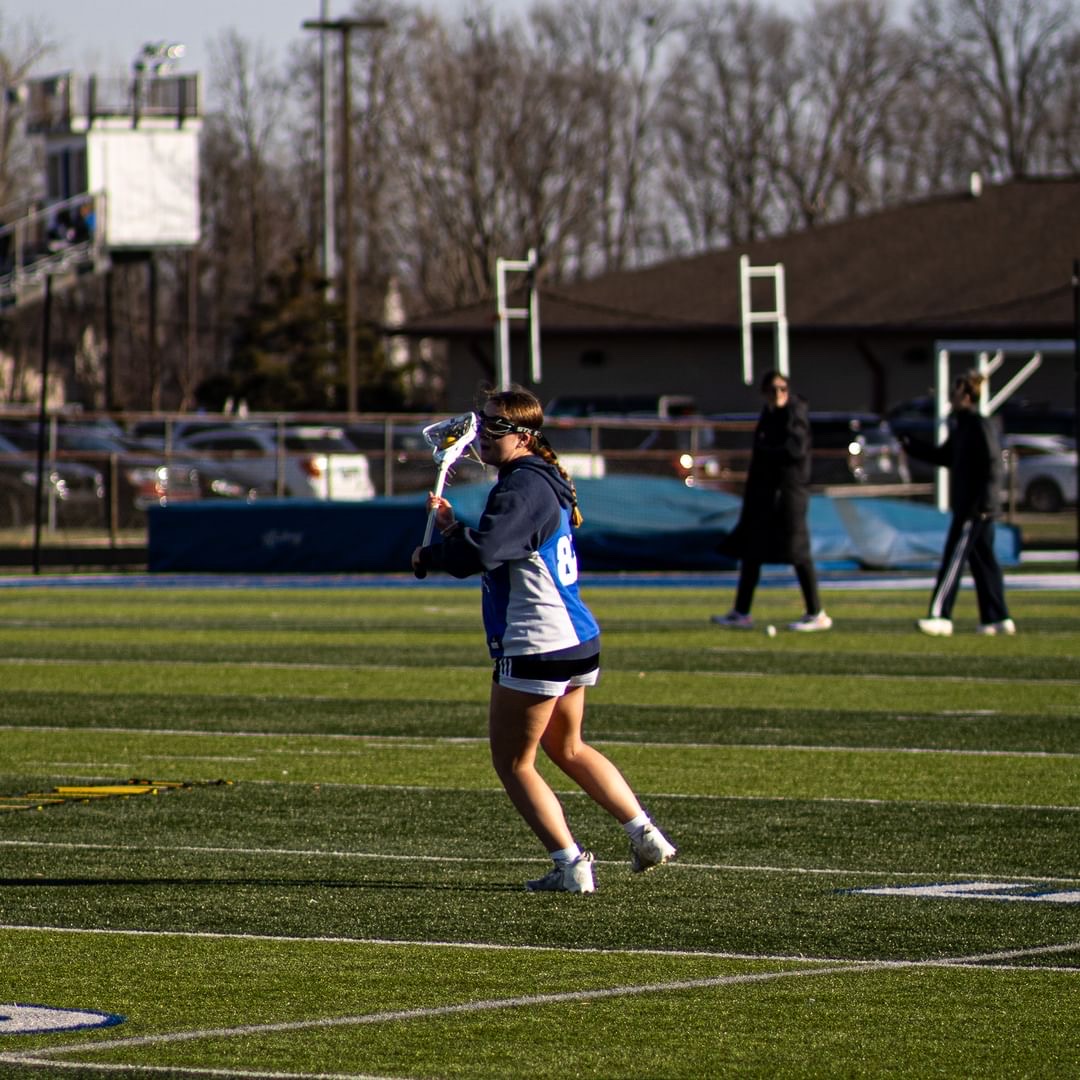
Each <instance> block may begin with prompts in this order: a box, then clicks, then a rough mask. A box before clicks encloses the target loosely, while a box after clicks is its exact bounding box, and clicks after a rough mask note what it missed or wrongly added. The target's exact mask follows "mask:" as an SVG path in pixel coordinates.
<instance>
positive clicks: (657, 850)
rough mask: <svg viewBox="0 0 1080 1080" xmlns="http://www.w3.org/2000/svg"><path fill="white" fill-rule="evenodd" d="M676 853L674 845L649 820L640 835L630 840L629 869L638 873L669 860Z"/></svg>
mask: <svg viewBox="0 0 1080 1080" xmlns="http://www.w3.org/2000/svg"><path fill="white" fill-rule="evenodd" d="M676 854H677V852H676V850H675V845H674V844H672V843H670V842H669V841H668V838H667V837H666V836H665V835H664V834H663V833H662V832H661V831H660V830H659V829H658V828H657V827H656V826H655V825H654V824H653V823H652V822H651V821H650V822H649V824H648V825H646V826H645V828H644V829H642V830H641V835H640V836H639V837H637V838H636V839H632V840H631V841H630V869H631V870H632V871H633V872H634V873H635V874H640V873H641V872H642V871H644V870H651V869H652V868H653V867H654V866H659V865H660V864H661V863H666V862H669V861H670V860H671V859H674V858H675V855H676Z"/></svg>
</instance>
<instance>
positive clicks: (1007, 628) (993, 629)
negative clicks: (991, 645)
mask: <svg viewBox="0 0 1080 1080" xmlns="http://www.w3.org/2000/svg"><path fill="white" fill-rule="evenodd" d="M975 633H976V634H985V635H986V636H987V637H995V636H996V635H998V634H1004V635H1005V636H1006V637H1012V635H1013V634H1015V633H1016V623H1014V622H1013V621H1012V619H1002V620H1001V622H987V623H979V625H978V626H977V627H975Z"/></svg>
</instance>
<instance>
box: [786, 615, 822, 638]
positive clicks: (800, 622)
mask: <svg viewBox="0 0 1080 1080" xmlns="http://www.w3.org/2000/svg"><path fill="white" fill-rule="evenodd" d="M788 629H789V630H802V631H803V632H804V633H807V632H810V631H814V630H831V629H832V619H830V618H829V616H828V615H826V614H825V612H824V611H819V612H818V613H817V614H816V615H804V616H803V617H802V618H801V619H796V620H795V621H794V622H793V623H788Z"/></svg>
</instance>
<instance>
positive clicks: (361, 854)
mask: <svg viewBox="0 0 1080 1080" xmlns="http://www.w3.org/2000/svg"><path fill="white" fill-rule="evenodd" d="M2 848H34V849H37V850H61V851H114V852H121V851H123V852H149V853H159V854H160V852H161V849H160V848H157V847H154V846H152V845H148V844H84V843H72V842H69V841H61V840H0V849H2ZM178 852H183V853H184V854H187V855H206V856H207V857H211V858H218V857H219V856H221V855H236V856H242V857H250V856H270V857H277V858H289V859H313V858H314V859H344V860H349V859H356V860H370V861H373V862H402V863H410V862H413V863H415V862H423V863H448V864H451V865H457V864H466V863H474V862H475V861H476V860H475V859H474V858H472V857H470V856H464V855H395V854H388V853H386V852H383V851H333V850H331V851H327V850H324V849H317V848H247V847H217V846H204V845H190V844H181V845H176V846H171V847H169V849H168V853H169V854H170V855H171V854H175V853H178ZM486 861H487V862H488V863H492V864H494V863H499V864H501V865H506V866H518V865H525V864H530V863H535V862H536V861H537V859H536V857H535V856H526V855H523V856H520V857H516V858H510V857H503V858H500V859H493V858H489V859H487V860H486ZM596 862H597V865H599V866H622V865H623V864H624V862H625V860H621V859H597V860H596ZM669 868H670V869H671V870H675V871H681V872H690V871H695V870H697V871H705V872H711V873H715V872H724V873H753V874H799V875H820V876H823V877H824V876H835V877H840V876H856V877H871V878H914V879H916V880H919V881H924V880H933V881H938V880H940V879H941V877H942V874H941V871H940V870H880V869H879V870H861V869H857V868H851V867H846V866H839V867H833V866H761V865H746V864H741V863H695V862H687V861H686V860H684V859H679V860H678V861H676V862H672V863H670V864H669ZM946 876H947V877H948V878H949V879H950V880H951V879H957V880H976V879H983V878H993V879H994V880H996V881H1015V882H1027V883H1030V884H1033V885H1038V884H1041V883H1046V884H1049V885H1074V884H1080V877H1046V876H1044V875H1038V876H1033V875H1026V874H1022V875H1017V874H999V873H997V872H996V871H995V872H993V873H991V872H989V871H986V870H971V871H968V870H956V871H950V872H949V874H947V875H946ZM223 880H227V879H223ZM4 929H12V927H5V926H0V930H4ZM665 951H666V950H665Z"/></svg>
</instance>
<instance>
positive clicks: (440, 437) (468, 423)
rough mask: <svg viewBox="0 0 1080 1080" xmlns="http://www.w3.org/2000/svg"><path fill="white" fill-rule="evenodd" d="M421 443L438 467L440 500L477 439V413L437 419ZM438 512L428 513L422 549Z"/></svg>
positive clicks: (422, 572) (437, 494)
mask: <svg viewBox="0 0 1080 1080" xmlns="http://www.w3.org/2000/svg"><path fill="white" fill-rule="evenodd" d="M423 435H424V440H425V441H426V442H427V443H428V445H430V447H431V456H432V458H433V459H434V461H435V465H436V466H437V467H438V470H439V471H438V473H437V474H436V476H435V497H436V498H437V499H440V498H442V493H443V488H444V487H446V480H447V477H448V476H449V475H450V470H451V469H453V467H454V466H455V465H456V464H457V462H458V461H459V460H460V458H461V457H462V456H463V455H464V454H465V453H466V452H467V451H468V450H469V449H470V448H471V447H472V444H473V442H474V441H475V439H476V435H477V427H476V413H473V412H468V413H462V414H461V415H460V416H452V417H451V418H450V419H449V420H440V421H439V422H438V423H437V424H429V425H428V426H427V427H426V428H424V431H423ZM436 513H437V510H434V509H433V510H430V511H429V512H428V519H427V527H426V528H425V529H424V543H423V545H422V546H423V547H427V546H428V544H430V543H431V537H432V534H433V533H434V532H435V515H436ZM415 573H416V576H417V577H418V578H422V577H426V576H427V571H426V570H423V569H420V570H417V571H415Z"/></svg>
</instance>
